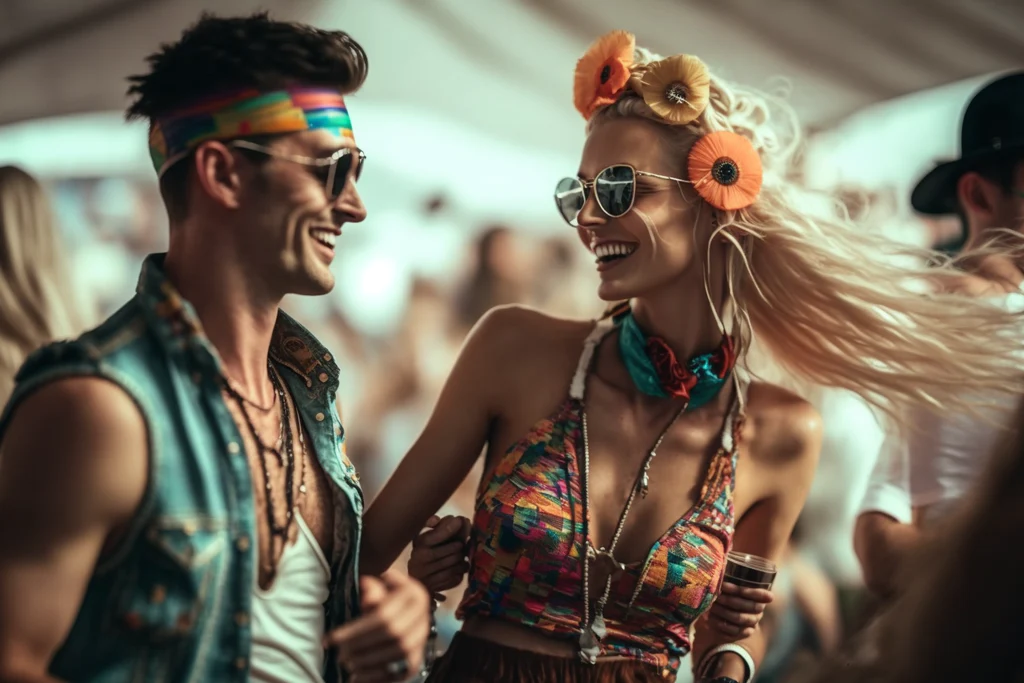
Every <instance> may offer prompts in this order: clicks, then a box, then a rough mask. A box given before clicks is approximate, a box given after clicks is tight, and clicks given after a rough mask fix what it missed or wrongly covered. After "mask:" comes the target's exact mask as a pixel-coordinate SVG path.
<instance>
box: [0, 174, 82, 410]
mask: <svg viewBox="0 0 1024 683" xmlns="http://www.w3.org/2000/svg"><path fill="white" fill-rule="evenodd" d="M70 302H71V288H70V286H69V281H68V267H67V265H66V264H65V262H64V255H63V251H62V249H61V248H60V237H59V235H58V234H57V230H56V226H55V225H54V220H53V214H52V212H51V209H50V205H49V202H48V200H47V197H46V194H45V193H44V192H43V188H42V186H41V185H40V184H39V183H38V182H37V181H36V180H35V178H33V177H32V176H30V175H29V174H27V173H25V172H24V171H22V170H21V169H20V168H16V167H14V166H3V167H0V407H2V406H3V404H4V403H6V402H7V397H8V396H10V393H11V390H12V389H13V387H14V373H15V372H17V370H18V368H19V367H20V366H21V364H22V361H24V360H25V357H26V356H27V355H28V354H29V353H31V352H32V351H35V350H36V349H37V348H38V347H39V346H41V345H42V344H44V343H46V342H49V341H52V340H53V339H59V338H61V337H70V336H72V335H74V334H77V333H78V332H79V331H80V325H79V321H78V320H77V316H76V315H75V313H74V309H73V307H72V306H71V305H70Z"/></svg>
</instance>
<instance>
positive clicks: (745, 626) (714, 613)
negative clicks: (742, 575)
mask: <svg viewBox="0 0 1024 683" xmlns="http://www.w3.org/2000/svg"><path fill="white" fill-rule="evenodd" d="M773 599H774V598H773V596H772V593H771V591H768V590H765V589H763V588H741V587H740V586H737V585H735V584H732V583H729V582H728V581H726V582H725V583H723V584H722V592H721V594H719V596H718V598H717V599H716V600H715V602H714V604H713V605H711V610H710V612H709V613H708V621H709V622H710V623H711V625H712V626H714V628H715V630H717V631H718V632H719V633H723V634H725V635H727V636H733V637H735V638H736V639H737V640H741V639H743V638H747V637H749V636H750V635H751V634H753V633H754V629H755V628H756V627H757V625H758V623H760V621H761V617H763V616H764V609H765V607H766V606H767V605H768V604H769V603H770V602H771V601H772V600H773Z"/></svg>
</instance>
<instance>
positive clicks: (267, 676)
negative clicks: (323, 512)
mask: <svg viewBox="0 0 1024 683" xmlns="http://www.w3.org/2000/svg"><path fill="white" fill-rule="evenodd" d="M295 521H296V522H297V524H298V527H299V533H298V536H297V538H296V539H295V543H293V544H291V545H289V546H287V547H286V548H285V549H284V553H283V554H282V555H281V559H280V561H279V565H278V569H277V577H276V578H275V580H274V584H273V585H272V586H271V587H270V590H266V591H265V590H263V589H261V588H260V587H259V578H258V577H257V578H256V579H255V580H254V582H253V584H254V585H253V601H252V655H251V662H252V663H251V668H250V673H249V680H250V681H259V682H260V683H323V680H324V679H323V675H322V672H323V664H324V648H323V644H322V641H323V636H324V603H325V602H326V601H327V596H328V593H329V591H328V582H329V581H330V576H331V569H330V565H328V563H327V560H326V558H324V553H323V551H322V550H321V549H320V544H319V543H317V540H316V538H315V537H314V536H313V532H311V531H310V530H309V527H308V526H306V522H305V520H303V519H302V515H301V514H299V509H298V508H295Z"/></svg>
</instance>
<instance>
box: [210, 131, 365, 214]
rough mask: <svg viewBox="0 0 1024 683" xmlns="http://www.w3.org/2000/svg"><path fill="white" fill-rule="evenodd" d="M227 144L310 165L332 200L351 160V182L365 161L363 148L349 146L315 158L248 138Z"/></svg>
mask: <svg viewBox="0 0 1024 683" xmlns="http://www.w3.org/2000/svg"><path fill="white" fill-rule="evenodd" d="M228 144H229V146H231V147H237V148H238V149H247V150H249V151H252V152H259V153H260V154H266V155H267V156H269V157H274V158H275V159H281V160H283V161H291V162H292V163H296V164H302V165H303V166H310V167H312V168H313V170H312V173H313V175H314V176H316V177H317V178H319V179H320V180H322V181H323V183H324V191H325V192H326V193H327V198H328V199H329V200H330V201H332V202H333V201H334V200H335V199H337V198H338V196H339V195H340V194H341V193H342V192H343V191H344V189H345V185H346V184H347V183H348V176H349V173H352V170H353V169H352V164H353V162H354V163H355V174H354V175H353V177H352V180H353V182H355V181H357V180H359V176H360V174H362V172H363V164H364V163H365V162H366V155H365V154H364V153H363V150H361V149H358V148H357V149H353V148H351V147H342V148H341V149H339V150H338V151H337V152H335V153H334V154H332V155H331V156H329V157H320V158H315V157H303V156H297V155H295V154H284V153H282V152H278V151H277V150H274V149H270V148H269V147H264V146H263V145H257V144H256V143H255V142H249V141H248V140H232V141H231V142H230V143H228Z"/></svg>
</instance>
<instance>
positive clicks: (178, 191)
mask: <svg viewBox="0 0 1024 683" xmlns="http://www.w3.org/2000/svg"><path fill="white" fill-rule="evenodd" d="M146 61H147V62H148V63H149V67H150V68H149V73H146V74H140V75H136V76H131V77H129V79H128V80H129V82H130V83H131V87H129V89H128V96H129V97H132V98H133V99H134V102H133V103H132V105H131V106H130V107H129V108H128V111H127V113H126V118H127V119H128V120H134V119H148V120H150V121H151V122H152V121H153V120H154V119H158V118H160V117H161V116H165V115H167V114H170V113H173V112H175V111H177V110H179V109H181V108H183V107H187V106H189V105H191V104H193V103H195V102H196V101H198V100H201V99H203V98H204V97H208V96H211V95H218V94H222V93H225V92H232V91H238V90H244V89H248V88H253V89H256V90H278V89H281V88H284V87H287V86H289V85H295V84H299V85H310V86H320V87H329V88H337V89H338V91H339V92H341V93H342V94H348V93H351V92H355V91H356V90H358V89H359V88H360V87H361V86H362V84H363V82H364V81H365V80H366V74H367V71H368V69H369V63H368V60H367V57H366V52H365V51H364V50H363V48H362V46H361V45H360V44H359V43H357V42H356V41H355V40H354V39H353V38H352V37H351V36H350V35H348V34H347V33H345V32H343V31H324V30H321V29H317V28H314V27H312V26H308V25H306V24H299V23H295V22H285V21H274V20H272V19H270V17H269V16H268V15H267V13H266V12H262V13H257V14H253V15H251V16H247V17H231V18H221V17H215V16H212V15H209V14H203V15H202V17H201V18H200V19H199V21H198V22H197V23H196V24H195V25H194V26H192V27H190V28H188V29H187V30H186V31H185V32H184V33H182V36H181V38H180V39H179V40H178V42H176V43H171V44H166V45H162V46H160V49H159V50H158V51H157V52H155V53H153V54H152V55H150V56H149V57H147V58H146ZM188 166H189V165H188V164H177V165H175V166H172V167H171V168H170V169H168V170H167V172H166V173H165V174H164V175H163V177H162V178H161V180H160V192H161V194H162V195H163V197H164V203H165V204H166V205H167V210H168V213H169V214H170V218H171V222H172V223H174V222H176V221H177V220H180V219H181V218H182V217H183V215H184V213H185V209H186V199H187V198H186V196H185V188H186V184H187V178H188Z"/></svg>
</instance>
